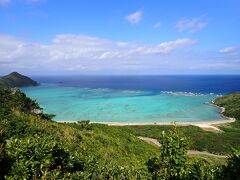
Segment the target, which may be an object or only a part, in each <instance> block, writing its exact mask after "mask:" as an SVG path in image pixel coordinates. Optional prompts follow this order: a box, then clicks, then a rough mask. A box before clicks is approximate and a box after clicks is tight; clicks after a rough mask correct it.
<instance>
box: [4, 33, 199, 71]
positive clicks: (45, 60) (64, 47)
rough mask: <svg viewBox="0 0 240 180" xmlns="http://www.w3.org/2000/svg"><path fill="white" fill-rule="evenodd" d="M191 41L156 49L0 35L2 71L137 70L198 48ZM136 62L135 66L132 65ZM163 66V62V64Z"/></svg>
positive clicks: (88, 39) (75, 38)
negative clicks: (157, 58) (160, 58)
mask: <svg viewBox="0 0 240 180" xmlns="http://www.w3.org/2000/svg"><path fill="white" fill-rule="evenodd" d="M196 42H197V41H195V40H192V39H187V38H186V39H177V40H174V41H167V42H161V43H159V44H156V45H153V44H152V45H149V44H138V43H129V42H124V41H120V42H114V41H110V40H106V39H101V38H97V37H92V36H86V35H76V34H60V35H56V36H55V37H54V38H53V39H52V41H51V42H50V43H47V44H43V43H36V42H28V41H25V40H23V39H20V38H17V37H13V36H8V35H0V69H7V68H9V69H14V68H21V69H24V67H26V68H25V69H31V68H33V69H35V71H41V70H44V69H45V70H46V69H49V71H52V69H61V70H65V71H71V72H72V71H74V70H76V71H77V70H82V71H83V70H84V71H87V70H95V71H97V70H99V69H102V68H108V69H114V68H115V66H117V67H116V68H120V67H122V68H136V66H142V67H144V66H146V65H143V64H141V63H140V64H136V63H135V62H137V61H138V60H143V61H144V62H146V63H147V62H148V61H147V60H148V59H151V57H152V55H157V56H160V55H161V54H165V55H166V54H169V55H171V52H172V51H174V50H176V49H181V48H183V47H186V46H190V45H193V44H195V43H196ZM133 62H134V63H133ZM160 62H161V61H160Z"/></svg>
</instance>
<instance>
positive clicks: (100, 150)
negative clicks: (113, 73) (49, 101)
mask: <svg viewBox="0 0 240 180" xmlns="http://www.w3.org/2000/svg"><path fill="white" fill-rule="evenodd" d="M229 103H231V100H230V101H229ZM236 105H237V104H236ZM235 107H236V106H234V108H235ZM35 110H41V108H40V107H39V105H38V104H37V102H36V101H33V100H31V99H30V98H28V97H26V95H25V94H24V93H22V92H21V91H20V90H17V91H16V90H11V89H9V88H1V87H0V179H97V180H101V179H129V180H130V179H187V180H188V179H212V180H217V179H218V180H223V179H229V180H230V179H234V178H235V179H236V177H240V174H238V172H239V169H240V168H239V167H240V166H239V163H238V162H239V161H240V150H235V152H234V153H233V155H232V156H230V158H229V160H228V164H227V165H223V166H219V165H214V164H210V163H209V162H208V161H206V160H201V159H196V158H192V157H191V158H189V157H188V156H187V151H188V150H189V145H190V144H189V139H188V138H187V137H186V136H185V135H184V134H182V133H181V132H180V131H179V129H176V128H174V129H173V130H170V131H168V130H167V129H166V130H167V131H165V132H162V130H161V131H159V132H160V133H161V136H159V140H160V143H161V147H160V148H159V147H156V146H153V145H150V144H147V143H145V142H143V141H141V140H140V139H138V138H137V137H136V136H135V135H134V133H132V132H129V130H128V129H125V128H120V127H112V126H108V125H102V124H90V123H89V122H88V121H81V122H76V123H57V122H54V121H52V120H51V117H52V115H49V114H45V113H44V112H43V111H35ZM226 110H227V109H226ZM36 112H38V113H36ZM155 127H158V126H155ZM148 128H151V127H148ZM208 137H210V136H208ZM223 140H224V138H223V139H221V141H223ZM208 143H209V142H208ZM211 143H213V142H210V145H211ZM228 148H229V149H230V147H228Z"/></svg>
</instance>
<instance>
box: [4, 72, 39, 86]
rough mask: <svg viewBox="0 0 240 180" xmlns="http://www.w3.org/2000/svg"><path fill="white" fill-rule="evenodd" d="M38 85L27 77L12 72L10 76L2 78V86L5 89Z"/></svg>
mask: <svg viewBox="0 0 240 180" xmlns="http://www.w3.org/2000/svg"><path fill="white" fill-rule="evenodd" d="M37 85H38V83H37V82H36V81H34V80H32V79H31V78H29V77H27V76H23V75H21V74H19V73H17V72H12V73H11V74H9V75H6V76H3V77H0V86H3V87H12V88H13V87H23V86H37Z"/></svg>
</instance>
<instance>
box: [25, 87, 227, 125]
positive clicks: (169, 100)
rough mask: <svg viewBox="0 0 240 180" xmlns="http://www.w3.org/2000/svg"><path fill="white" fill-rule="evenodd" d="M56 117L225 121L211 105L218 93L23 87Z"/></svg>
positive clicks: (96, 120) (65, 118)
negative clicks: (209, 103)
mask: <svg viewBox="0 0 240 180" xmlns="http://www.w3.org/2000/svg"><path fill="white" fill-rule="evenodd" d="M23 91H24V92H25V93H26V94H27V95H28V96H30V97H31V98H33V99H36V100H37V101H38V102H39V104H40V106H41V107H43V108H44V110H45V112H47V113H51V114H56V117H55V119H54V120H56V121H58V120H64V121H78V120H91V121H94V122H123V123H154V122H173V121H178V122H184V121H185V122H186V121H187V122H198V121H214V120H222V119H223V118H222V117H221V115H220V114H219V109H218V108H215V107H213V106H210V105H208V104H207V102H210V101H212V100H213V99H215V98H216V96H217V95H215V94H213V93H187V92H168V91H147V90H121V89H108V88H82V87H64V86H59V85H57V84H44V85H41V86H38V87H29V88H23Z"/></svg>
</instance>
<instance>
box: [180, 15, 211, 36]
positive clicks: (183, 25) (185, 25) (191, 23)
mask: <svg viewBox="0 0 240 180" xmlns="http://www.w3.org/2000/svg"><path fill="white" fill-rule="evenodd" d="M208 23H209V20H208V19H207V18H206V15H201V16H198V17H194V18H188V19H187V18H184V19H181V20H179V21H178V22H177V24H176V26H175V27H176V28H177V30H178V31H179V32H183V31H186V32H190V33H193V32H196V31H199V30H201V29H203V28H205V27H206V26H207V25H208Z"/></svg>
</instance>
